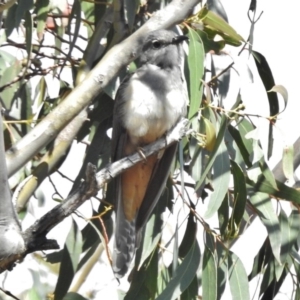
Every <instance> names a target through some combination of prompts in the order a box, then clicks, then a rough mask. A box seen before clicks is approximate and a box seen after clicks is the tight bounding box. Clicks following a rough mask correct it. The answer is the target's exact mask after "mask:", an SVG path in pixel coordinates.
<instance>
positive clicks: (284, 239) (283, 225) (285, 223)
mask: <svg viewBox="0 0 300 300" xmlns="http://www.w3.org/2000/svg"><path fill="white" fill-rule="evenodd" d="M278 220H279V224H280V230H281V251H280V260H281V262H282V263H283V264H284V263H285V262H286V260H287V258H288V255H289V252H290V239H291V232H290V226H289V219H288V217H287V215H286V213H285V212H284V210H283V209H282V208H281V210H280V214H279V216H278Z"/></svg>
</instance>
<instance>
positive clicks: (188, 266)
mask: <svg viewBox="0 0 300 300" xmlns="http://www.w3.org/2000/svg"><path fill="white" fill-rule="evenodd" d="M200 256H201V253H200V248H199V245H198V242H197V240H195V242H194V244H193V245H192V247H191V249H190V251H189V252H188V254H187V256H186V257H185V258H184V259H183V261H182V263H181V264H180V265H179V266H178V268H177V269H176V271H175V273H174V274H173V276H172V278H171V280H170V282H169V283H168V285H167V287H166V288H165V290H164V291H163V292H162V293H161V294H160V295H159V296H158V297H157V298H156V300H165V299H168V300H174V299H177V298H178V297H179V296H180V295H181V294H182V293H183V291H184V290H186V289H187V288H188V287H189V285H190V283H191V282H192V280H193V279H194V277H195V274H196V271H197V269H198V267H199V264H200Z"/></svg>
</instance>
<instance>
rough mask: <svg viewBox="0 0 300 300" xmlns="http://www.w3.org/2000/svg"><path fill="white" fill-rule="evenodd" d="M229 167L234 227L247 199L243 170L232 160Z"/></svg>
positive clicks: (237, 223)
mask: <svg viewBox="0 0 300 300" xmlns="http://www.w3.org/2000/svg"><path fill="white" fill-rule="evenodd" d="M231 168H232V175H233V182H234V205H233V211H232V216H231V218H232V221H233V222H234V227H235V226H237V227H239V225H240V223H241V220H242V218H243V215H244V211H245V207H246V201H247V191H246V181H245V176H244V173H243V170H242V169H241V167H240V166H239V165H238V164H236V163H235V162H234V161H233V160H232V161H231ZM231 229H233V228H231Z"/></svg>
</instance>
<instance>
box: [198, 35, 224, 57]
mask: <svg viewBox="0 0 300 300" xmlns="http://www.w3.org/2000/svg"><path fill="white" fill-rule="evenodd" d="M197 32H198V34H199V35H200V38H201V40H202V42H203V47H204V51H205V53H208V52H209V51H214V52H216V53H219V52H220V51H221V50H222V49H223V48H224V47H225V45H226V43H225V41H223V40H221V41H214V40H213V39H210V38H209V37H208V35H207V33H206V32H205V31H202V30H197Z"/></svg>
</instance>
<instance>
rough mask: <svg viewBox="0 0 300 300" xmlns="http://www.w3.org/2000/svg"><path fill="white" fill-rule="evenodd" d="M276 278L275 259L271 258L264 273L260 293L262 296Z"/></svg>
mask: <svg viewBox="0 0 300 300" xmlns="http://www.w3.org/2000/svg"><path fill="white" fill-rule="evenodd" d="M274 279H275V260H274V258H271V260H270V261H269V263H268V265H267V268H266V270H265V272H264V274H263V279H262V282H261V285H260V291H259V295H260V296H261V295H262V294H263V293H264V292H265V291H266V290H267V288H268V287H269V286H270V284H271V283H272V281H273V280H274Z"/></svg>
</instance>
